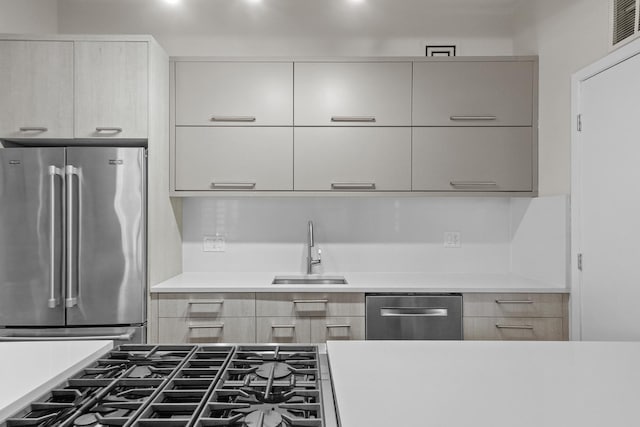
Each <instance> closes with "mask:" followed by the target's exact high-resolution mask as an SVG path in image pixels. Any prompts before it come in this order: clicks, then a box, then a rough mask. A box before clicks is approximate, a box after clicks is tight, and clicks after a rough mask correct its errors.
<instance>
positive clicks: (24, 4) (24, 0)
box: [0, 0, 58, 34]
mask: <svg viewBox="0 0 640 427" xmlns="http://www.w3.org/2000/svg"><path fill="white" fill-rule="evenodd" d="M57 32H58V4H57V1H56V0H0V34H2V33H20V34H28V33H32V34H55V33H57Z"/></svg>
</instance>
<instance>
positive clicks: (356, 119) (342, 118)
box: [331, 116, 376, 123]
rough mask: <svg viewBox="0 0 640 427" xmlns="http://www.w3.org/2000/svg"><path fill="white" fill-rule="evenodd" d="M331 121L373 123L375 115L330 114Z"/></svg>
mask: <svg viewBox="0 0 640 427" xmlns="http://www.w3.org/2000/svg"><path fill="white" fill-rule="evenodd" d="M331 121H332V122H356V123H357V122H367V123H375V121H376V118H375V116H332V117H331Z"/></svg>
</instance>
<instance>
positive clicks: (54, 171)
mask: <svg viewBox="0 0 640 427" xmlns="http://www.w3.org/2000/svg"><path fill="white" fill-rule="evenodd" d="M56 176H60V177H62V179H63V180H64V171H63V170H62V169H60V168H57V167H55V166H53V165H50V166H49V197H50V199H49V211H50V213H49V215H50V216H49V221H50V222H49V226H50V229H51V231H50V233H51V235H50V236H49V237H50V239H51V240H50V243H49V256H50V259H49V301H48V306H49V308H56V307H57V306H58V303H59V299H58V297H57V296H56ZM62 208H63V212H64V204H63V205H62ZM62 216H63V217H64V213H63V215H62Z"/></svg>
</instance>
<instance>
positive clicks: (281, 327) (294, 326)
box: [271, 325, 296, 329]
mask: <svg viewBox="0 0 640 427" xmlns="http://www.w3.org/2000/svg"><path fill="white" fill-rule="evenodd" d="M295 328H296V325H271V329H295Z"/></svg>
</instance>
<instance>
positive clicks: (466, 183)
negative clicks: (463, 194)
mask: <svg viewBox="0 0 640 427" xmlns="http://www.w3.org/2000/svg"><path fill="white" fill-rule="evenodd" d="M449 184H451V186H452V187H458V188H461V187H472V188H477V187H497V186H498V183H497V182H495V181H450V182H449Z"/></svg>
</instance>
